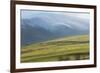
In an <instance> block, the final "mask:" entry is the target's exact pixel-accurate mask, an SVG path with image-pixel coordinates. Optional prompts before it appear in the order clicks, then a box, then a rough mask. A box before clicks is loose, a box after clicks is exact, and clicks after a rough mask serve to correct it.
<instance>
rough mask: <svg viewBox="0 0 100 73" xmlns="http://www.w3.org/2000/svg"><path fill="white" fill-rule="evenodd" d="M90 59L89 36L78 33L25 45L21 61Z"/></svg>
mask: <svg viewBox="0 0 100 73" xmlns="http://www.w3.org/2000/svg"><path fill="white" fill-rule="evenodd" d="M86 59H89V36H88V35H77V36H69V37H64V38H60V39H55V40H51V41H46V42H40V43H36V44H30V45H28V46H24V47H22V49H21V62H45V61H64V60H86Z"/></svg>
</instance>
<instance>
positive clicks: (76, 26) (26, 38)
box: [21, 14, 89, 46]
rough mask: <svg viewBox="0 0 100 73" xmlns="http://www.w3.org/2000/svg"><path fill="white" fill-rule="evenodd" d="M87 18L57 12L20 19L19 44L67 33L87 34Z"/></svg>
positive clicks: (57, 36) (67, 34) (61, 35)
mask: <svg viewBox="0 0 100 73" xmlns="http://www.w3.org/2000/svg"><path fill="white" fill-rule="evenodd" d="M88 33H89V20H87V19H81V18H78V17H72V16H68V15H66V16H64V15H59V14H41V15H38V16H36V17H32V18H25V19H24V18H22V19H21V45H22V46H24V45H27V44H31V43H36V42H41V41H46V40H50V39H55V38H60V37H64V36H69V35H78V34H88Z"/></svg>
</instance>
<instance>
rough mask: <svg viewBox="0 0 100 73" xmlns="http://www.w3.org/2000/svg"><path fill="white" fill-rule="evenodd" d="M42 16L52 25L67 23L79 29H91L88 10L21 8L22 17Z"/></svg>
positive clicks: (68, 25)
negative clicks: (68, 10) (67, 10)
mask: <svg viewBox="0 0 100 73" xmlns="http://www.w3.org/2000/svg"><path fill="white" fill-rule="evenodd" d="M37 17H38V18H41V19H42V20H45V21H46V22H49V23H51V24H50V25H53V26H55V25H66V26H67V27H70V28H73V27H77V28H78V29H81V28H84V30H86V29H89V23H90V14H89V13H88V12H66V11H63V12H62V11H56V12H55V11H43V10H41V11H39V10H38V11H36V10H21V19H32V18H37Z"/></svg>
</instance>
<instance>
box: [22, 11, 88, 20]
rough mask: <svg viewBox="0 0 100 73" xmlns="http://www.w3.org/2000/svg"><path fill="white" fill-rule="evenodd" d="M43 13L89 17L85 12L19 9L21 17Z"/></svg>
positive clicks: (30, 16)
mask: <svg viewBox="0 0 100 73" xmlns="http://www.w3.org/2000/svg"><path fill="white" fill-rule="evenodd" d="M44 13H46V14H47V13H48V14H49V13H52V14H62V15H70V16H74V17H78V18H84V19H89V13H87V12H84V13H82V12H61V11H60V12H55V11H36V10H21V17H22V18H32V17H36V16H39V15H40V14H44Z"/></svg>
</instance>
